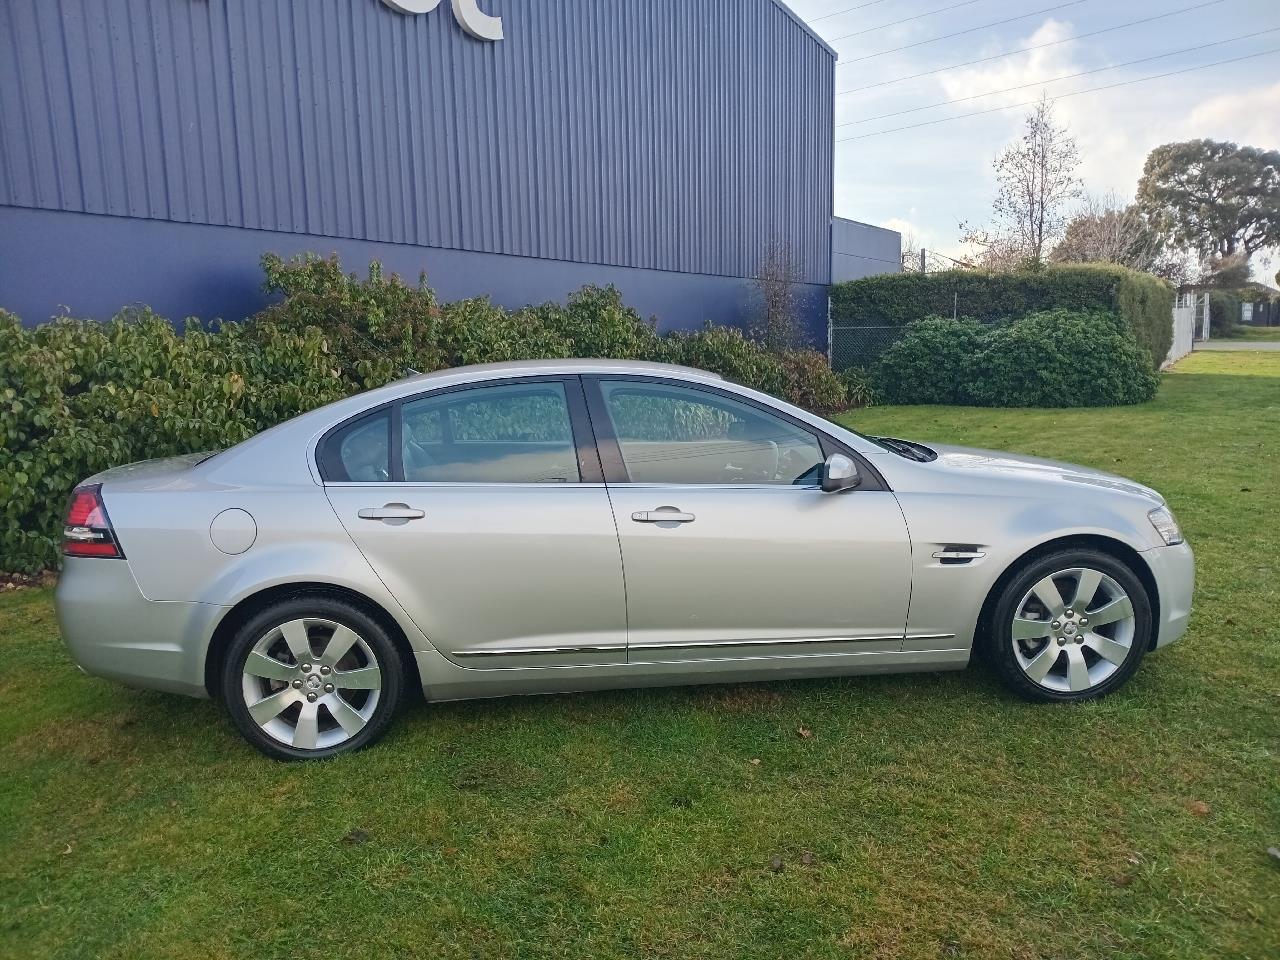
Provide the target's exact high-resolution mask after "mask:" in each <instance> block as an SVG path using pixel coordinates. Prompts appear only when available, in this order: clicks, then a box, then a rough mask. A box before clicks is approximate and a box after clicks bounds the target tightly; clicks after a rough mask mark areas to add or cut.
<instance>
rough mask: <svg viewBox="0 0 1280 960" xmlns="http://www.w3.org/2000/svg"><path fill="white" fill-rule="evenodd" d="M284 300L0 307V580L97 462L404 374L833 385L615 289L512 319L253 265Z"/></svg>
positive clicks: (31, 564) (214, 444)
mask: <svg viewBox="0 0 1280 960" xmlns="http://www.w3.org/2000/svg"><path fill="white" fill-rule="evenodd" d="M262 265H263V270H264V272H265V274H266V289H267V290H268V291H269V292H271V293H274V294H277V295H278V296H279V297H280V298H281V299H280V300H279V301H278V302H277V303H275V304H273V305H271V306H269V307H267V308H266V309H264V310H263V311H261V312H260V313H259V314H257V315H256V316H254V317H252V318H250V319H249V320H248V321H246V322H244V323H242V324H234V323H228V324H216V325H214V326H213V327H210V328H205V327H202V326H201V325H200V324H199V323H197V322H195V321H188V324H187V327H186V332H185V334H182V335H179V334H178V333H177V332H176V331H175V329H174V327H173V325H172V324H171V323H169V322H168V321H167V320H165V319H163V318H161V317H158V316H156V315H155V314H153V313H151V312H150V311H147V310H130V311H125V312H123V313H121V314H120V315H119V316H117V317H115V318H114V319H112V320H111V321H110V322H108V323H97V322H93V321H87V320H60V321H56V322H53V323H49V324H44V325H42V326H39V327H36V328H33V329H29V330H28V329H23V327H22V325H21V323H20V322H19V321H18V318H17V317H15V316H13V315H12V314H8V313H4V312H3V311H0V385H2V386H0V436H3V438H4V447H3V450H2V451H0V570H4V571H11V572H17V571H30V570H36V569H40V568H43V567H48V566H50V565H52V564H53V563H54V562H56V559H57V556H58V548H59V537H58V534H59V530H60V528H61V522H62V511H63V509H64V506H65V504H66V498H67V494H68V493H69V492H70V490H71V488H72V487H73V486H74V484H76V483H77V482H79V481H80V480H82V479H84V478H85V477H87V476H89V475H90V474H93V473H97V472H98V471H100V470H103V469H105V468H107V467H110V466H115V465H117V464H122V463H129V462H132V461H135V460H143V459H147V458H151V457H163V456H169V455H173V454H179V453H189V452H195V451H199V450H206V449H217V448H221V447H228V446H231V445H233V444H236V443H239V442H240V441H241V440H244V439H246V438H248V437H250V436H252V435H253V434H254V433H257V432H258V431H260V430H263V429H266V428H267V427H270V426H272V425H273V424H276V423H279V422H281V421H283V420H287V419H289V418H290V417H293V416H296V415H297V414H299V413H302V412H304V411H306V410H309V409H312V408H314V407H317V406H320V405H321V404H324V403H328V402H330V401H332V400H336V399H339V398H340V397H343V396H347V395H349V394H351V393H354V392H357V391H359V390H363V389H367V388H370V387H376V386H380V385H382V384H385V383H387V382H389V381H391V380H394V379H396V378H397V377H400V376H402V375H403V374H404V372H405V370H406V368H409V367H412V368H414V369H417V370H421V371H428V370H436V369H440V368H443V367H452V366H459V365H463V364H471V363H486V362H492V361H499V360H521V359H544V358H559V357H571V356H586V357H616V358H621V359H638V360H666V361H669V362H675V363H685V364H690V365H693V366H698V367H702V368H705V369H709V370H713V371H715V372H717V373H720V374H722V375H723V376H726V377H728V378H730V379H732V380H735V381H737V382H740V383H742V384H745V385H746V386H750V387H755V388H756V389H759V390H764V391H766V392H770V393H775V394H778V395H780V396H783V397H785V398H786V399H789V400H791V401H792V402H794V403H798V404H800V405H802V406H807V407H809V408H810V409H814V410H817V411H819V412H831V411H834V410H838V409H842V407H843V405H844V388H843V386H842V384H841V383H840V381H839V380H838V379H837V378H836V376H835V375H834V374H833V373H832V372H831V369H830V367H829V366H828V365H827V363H826V361H825V360H824V359H823V357H822V356H821V355H820V354H817V353H814V352H813V351H803V350H801V351H787V352H784V353H781V354H774V353H770V352H768V351H767V350H765V349H764V348H763V347H761V346H760V345H758V344H755V343H752V342H750V341H748V340H747V339H746V338H744V337H743V336H742V334H741V333H739V332H738V331H736V330H731V329H728V328H724V327H711V326H708V327H707V328H705V329H703V330H700V331H698V332H696V333H692V334H674V335H668V336H660V335H659V334H658V333H657V332H656V330H655V329H654V325H653V324H652V323H650V322H646V321H645V320H644V319H642V318H641V317H640V315H639V314H637V313H636V312H635V311H634V310H632V309H631V308H629V307H627V306H626V305H625V304H624V303H623V302H622V298H621V296H620V295H619V293H618V291H617V290H616V289H614V288H612V287H607V288H599V287H584V288H583V289H582V290H580V291H578V292H577V293H575V294H573V295H572V296H571V297H569V299H568V301H567V302H566V303H564V304H543V305H542V306H537V307H527V308H524V309H522V310H516V311H508V310H504V309H502V308H500V307H497V306H495V305H494V304H492V303H490V302H489V301H488V300H487V299H484V298H478V299H472V300H463V301H458V302H455V303H443V304H442V303H439V302H438V301H437V300H436V298H435V294H434V293H433V292H432V291H431V290H430V288H428V287H427V286H426V284H425V283H424V282H422V281H421V280H419V282H418V284H417V285H411V284H407V283H405V282H404V281H403V280H401V279H400V278H399V277H396V276H385V275H384V274H383V273H382V269H381V267H380V266H379V265H378V264H377V263H376V262H375V263H374V264H372V265H371V266H370V268H369V272H368V274H367V276H365V277H359V276H357V275H355V274H345V273H343V272H342V268H341V266H340V265H339V263H338V261H337V260H336V259H327V260H326V259H321V258H318V257H315V256H306V257H301V258H296V259H294V260H290V261H284V260H282V259H281V258H279V257H277V256H274V255H268V256H266V257H264V258H263V261H262Z"/></svg>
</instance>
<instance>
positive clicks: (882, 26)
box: [827, 0, 982, 43]
mask: <svg viewBox="0 0 1280 960" xmlns="http://www.w3.org/2000/svg"><path fill="white" fill-rule="evenodd" d="M981 2H982V0H964V2H963V3H953V4H952V5H951V6H949V7H939V8H938V9H937V10H930V11H929V12H927V13H917V14H916V15H915V16H914V17H904V18H903V19H901V20H894V21H893V22H892V23H882V24H880V26H878V27H867V28H866V29H865V30H855V31H854V32H853V33H846V34H843V35H842V36H839V37H832V38H831V39H830V40H828V41H827V42H828V43H837V42H839V41H841V40H848V39H849V38H850V37H860V36H862V35H863V34H864V33H875V32H876V31H877V30H887V29H888V28H889V27H896V26H897V25H898V24H900V23H910V22H911V21H912V20H923V19H924V18H925V17H932V16H933V15H934V14H935V13H946V12H947V11H948V10H958V9H960V8H961V7H972V6H973V5H974V4H975V3H981Z"/></svg>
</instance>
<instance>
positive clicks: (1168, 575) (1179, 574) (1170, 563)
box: [1142, 543, 1196, 649]
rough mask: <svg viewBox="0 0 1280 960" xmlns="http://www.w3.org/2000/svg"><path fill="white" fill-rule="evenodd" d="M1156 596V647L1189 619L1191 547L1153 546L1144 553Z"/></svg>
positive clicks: (1192, 574)
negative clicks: (1158, 603) (1157, 626)
mask: <svg viewBox="0 0 1280 960" xmlns="http://www.w3.org/2000/svg"><path fill="white" fill-rule="evenodd" d="M1142 556H1143V558H1144V559H1145V560H1146V561H1147V565H1148V566H1149V567H1150V568H1151V574H1152V576H1154V577H1155V580H1156V590H1157V592H1158V595H1159V597H1160V630H1159V633H1158V634H1157V635H1156V648H1157V649H1159V648H1160V647H1167V646H1168V645H1169V644H1171V643H1173V642H1174V641H1175V640H1177V639H1179V638H1180V637H1181V636H1182V635H1183V634H1184V633H1186V632H1187V622H1188V621H1189V620H1190V619H1191V595H1192V594H1193V593H1194V592H1195V586H1196V561H1195V557H1194V556H1193V555H1192V553H1191V547H1190V546H1188V545H1187V544H1185V543H1180V544H1178V545H1177V546H1174V547H1156V548H1155V549H1153V550H1148V551H1147V552H1146V553H1144V554H1143V555H1142Z"/></svg>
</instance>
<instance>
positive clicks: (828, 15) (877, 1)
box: [809, 0, 884, 24]
mask: <svg viewBox="0 0 1280 960" xmlns="http://www.w3.org/2000/svg"><path fill="white" fill-rule="evenodd" d="M880 3H884V0H870V2H869V3H860V4H858V5H857V6H856V7H845V8H844V9H843V10H837V11H836V12H835V13H824V14H823V15H822V16H820V17H814V18H813V19H812V20H810V21H809V23H810V24H814V23H817V22H818V21H819V20H830V19H831V18H832V17H839V16H842V15H844V14H846V13H853V11H855V10H861V9H862V8H863V7H874V6H876V4H880Z"/></svg>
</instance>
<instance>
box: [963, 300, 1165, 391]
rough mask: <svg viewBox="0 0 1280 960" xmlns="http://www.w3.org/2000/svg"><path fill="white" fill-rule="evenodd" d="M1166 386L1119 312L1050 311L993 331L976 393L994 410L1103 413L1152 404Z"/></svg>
mask: <svg viewBox="0 0 1280 960" xmlns="http://www.w3.org/2000/svg"><path fill="white" fill-rule="evenodd" d="M1159 385H1160V380H1159V377H1157V376H1156V374H1155V372H1154V370H1153V369H1152V366H1151V357H1150V355H1149V354H1148V353H1147V352H1146V350H1144V349H1143V348H1142V347H1140V346H1138V344H1137V342H1136V341H1135V340H1134V338H1133V336H1132V335H1130V333H1129V332H1128V329H1127V327H1126V326H1125V323H1124V321H1123V320H1121V319H1120V318H1119V317H1117V316H1116V315H1115V314H1113V313H1105V312H1088V313H1085V312H1074V311H1070V310H1048V311H1044V312H1042V313H1033V314H1031V315H1030V316H1026V317H1023V318H1021V319H1019V320H1015V321H1014V322H1013V323H1010V324H1006V325H1001V326H996V327H992V328H991V329H990V330H989V331H988V332H987V334H986V336H985V337H984V338H983V341H982V344H981V347H980V349H979V351H978V354H977V356H976V357H975V362H974V366H973V377H972V382H971V385H970V391H969V393H970V397H971V398H972V401H973V402H975V403H977V404H979V405H982V406H989V407H1103V406H1118V405H1123V404H1133V403H1145V402H1146V401H1148V400H1150V399H1151V398H1152V397H1154V396H1155V395H1156V388H1157V387H1158V386H1159Z"/></svg>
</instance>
